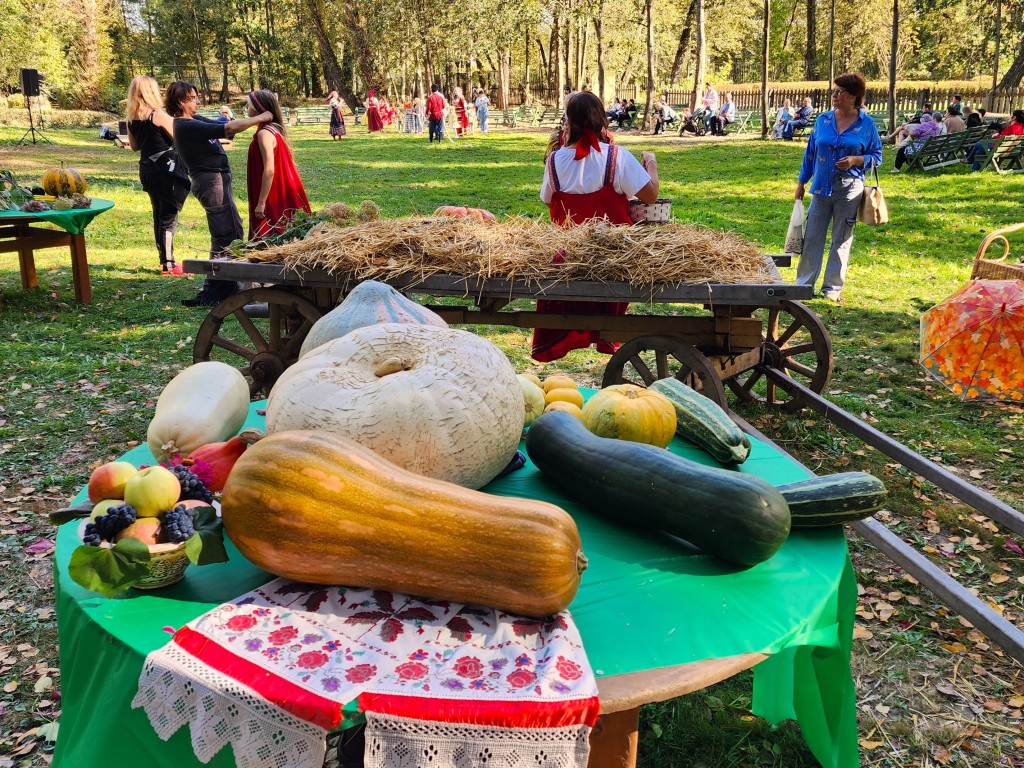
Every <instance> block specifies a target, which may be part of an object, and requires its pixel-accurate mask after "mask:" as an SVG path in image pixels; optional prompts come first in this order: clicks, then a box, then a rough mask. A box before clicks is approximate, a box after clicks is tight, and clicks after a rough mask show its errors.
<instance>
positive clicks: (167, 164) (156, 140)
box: [128, 75, 189, 275]
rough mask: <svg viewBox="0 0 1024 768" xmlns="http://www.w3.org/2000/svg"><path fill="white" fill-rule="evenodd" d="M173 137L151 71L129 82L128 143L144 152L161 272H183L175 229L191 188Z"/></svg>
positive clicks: (144, 180)
mask: <svg viewBox="0 0 1024 768" xmlns="http://www.w3.org/2000/svg"><path fill="white" fill-rule="evenodd" d="M173 137H174V119H173V118H172V117H171V116H170V115H168V114H167V113H166V112H165V111H164V108H163V97H162V96H161V95H160V86H159V85H157V82H156V80H154V79H153V78H152V77H150V76H149V75H139V76H138V77H136V78H135V79H134V80H132V82H131V84H130V85H129V86H128V146H130V147H131V148H132V149H133V150H135V151H136V152H141V153H142V157H141V159H140V160H139V181H140V182H141V184H142V189H143V190H145V192H146V194H147V195H149V201H150V203H151V204H152V206H153V235H154V238H155V239H156V250H157V253H158V254H159V255H160V274H162V275H180V274H182V271H181V266H180V265H178V264H177V263H176V262H175V261H174V233H175V231H176V230H177V228H178V214H179V213H180V212H181V209H182V207H183V206H184V205H185V200H186V199H187V198H188V190H189V182H188V174H187V173H186V171H185V168H184V167H181V166H180V165H179V163H178V158H177V155H176V154H175V153H174V147H173V145H172V143H171V141H172V139H173Z"/></svg>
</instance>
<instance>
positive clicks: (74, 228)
mask: <svg viewBox="0 0 1024 768" xmlns="http://www.w3.org/2000/svg"><path fill="white" fill-rule="evenodd" d="M113 207H114V203H113V201H112V200H102V199H100V198H98V197H94V198H92V204H91V205H90V206H89V207H88V208H73V209H71V210H69V211H39V212H36V213H27V212H25V211H0V253H17V254H18V261H19V269H20V271H21V286H22V288H24V289H25V290H29V289H31V288H35V287H36V286H37V285H38V278H37V276H36V264H35V256H34V255H33V252H34V251H37V250H40V249H42V248H61V247H64V246H67V247H68V248H69V249H70V252H71V276H72V281H73V283H74V289H75V299H76V300H77V301H78V302H79V303H82V304H88V303H89V302H90V301H92V285H91V284H90V282H89V259H88V254H87V253H86V250H85V228H86V227H87V226H89V222H91V221H92V220H93V219H95V218H96V217H97V216H99V215H100V214H101V213H103V212H104V211H109V210H110V209H111V208H113ZM39 223H46V224H53V225H54V226H56V227H59V228H60V229H62V230H64V231H63V232H58V231H57V230H54V229H49V228H44V227H37V226H33V225H35V224H39Z"/></svg>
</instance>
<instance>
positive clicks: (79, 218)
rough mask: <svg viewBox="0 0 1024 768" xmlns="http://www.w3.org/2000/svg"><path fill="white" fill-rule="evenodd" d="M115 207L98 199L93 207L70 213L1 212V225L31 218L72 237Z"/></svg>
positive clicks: (94, 200) (94, 199)
mask: <svg viewBox="0 0 1024 768" xmlns="http://www.w3.org/2000/svg"><path fill="white" fill-rule="evenodd" d="M113 207H114V201H113V200H102V199H100V198H98V197H94V198H93V199H92V205H91V206H90V207H88V208H75V209H73V210H70V211H41V212H39V213H25V212H24V211H0V224H3V223H4V219H24V218H26V217H31V218H33V219H39V220H40V221H45V222H48V223H50V224H55V225H56V226H58V227H60V228H61V229H63V230H64V231H65V232H68V233H69V234H72V235H80V234H82V233H83V232H85V228H86V227H87V226H89V222H90V221H92V220H93V219H95V218H96V217H97V216H99V215H100V214H101V213H103V212H104V211H109V210H110V209H111V208H113Z"/></svg>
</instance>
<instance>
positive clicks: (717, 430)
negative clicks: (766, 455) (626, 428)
mask: <svg viewBox="0 0 1024 768" xmlns="http://www.w3.org/2000/svg"><path fill="white" fill-rule="evenodd" d="M650 389H653V390H654V391H655V392H658V393H660V394H662V395H664V396H665V397H667V398H668V399H669V400H671V401H672V405H674V406H675V409H676V434H677V435H679V436H680V437H681V438H683V439H684V440H688V441H689V442H691V443H693V444H694V445H698V446H700V447H701V448H703V449H704V450H705V451H707V452H708V453H710V454H711V455H712V456H713V457H714V458H715V459H716V460H718V461H719V462H721V463H722V464H742V463H743V462H744V461H746V460H747V457H748V456H750V438H748V437H747V436H746V434H744V432H743V430H741V429H740V428H739V427H738V426H736V423H735V422H734V421H733V420H732V419H730V418H729V414H727V413H726V412H725V411H724V410H722V407H721V406H719V405H718V403H716V402H715V401H714V400H712V399H710V398H707V397H704V395H702V394H700V393H699V392H697V390H695V389H693V388H692V387H688V386H687V385H686V384H683V382H681V381H679V380H678V379H658V380H657V381H655V382H654V383H653V384H651V386H650Z"/></svg>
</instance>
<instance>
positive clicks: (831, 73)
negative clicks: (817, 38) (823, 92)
mask: <svg viewBox="0 0 1024 768" xmlns="http://www.w3.org/2000/svg"><path fill="white" fill-rule="evenodd" d="M835 79H836V0H832V2H831V4H830V5H829V9H828V82H829V85H831V84H832V81H833V80H835Z"/></svg>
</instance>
